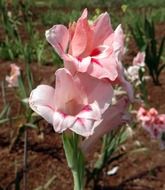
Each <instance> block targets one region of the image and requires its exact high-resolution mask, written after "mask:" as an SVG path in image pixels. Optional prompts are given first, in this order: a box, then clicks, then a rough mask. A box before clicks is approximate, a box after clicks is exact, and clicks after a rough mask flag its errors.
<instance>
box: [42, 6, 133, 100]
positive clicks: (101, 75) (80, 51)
mask: <svg viewBox="0 0 165 190" xmlns="http://www.w3.org/2000/svg"><path fill="white" fill-rule="evenodd" d="M87 16H88V12H87V9H85V10H84V12H83V13H82V15H81V17H80V18H79V19H78V21H77V22H74V23H73V24H71V25H70V26H69V28H67V27H65V26H64V25H54V26H53V27H52V28H51V29H49V30H47V31H46V33H45V35H46V39H47V41H48V42H49V43H50V44H51V45H52V46H53V48H54V49H55V50H56V52H57V53H58V54H59V56H60V57H61V58H62V59H63V60H64V66H65V68H67V69H68V70H69V71H70V72H71V73H72V75H74V74H75V73H77V72H81V73H88V74H89V75H90V76H92V77H95V78H98V79H105V78H106V79H108V80H109V82H111V83H112V84H122V85H123V87H124V89H125V90H127V92H128V95H129V97H130V99H131V101H133V92H132V88H131V86H130V84H129V83H128V82H127V81H126V80H125V78H124V72H123V67H122V64H121V62H120V59H121V57H122V55H123V53H124V34H123V30H122V28H121V25H119V26H118V27H117V28H116V30H115V31H113V29H112V26H111V23H110V18H109V15H108V13H103V14H101V15H100V16H99V17H98V18H97V20H95V21H94V22H93V24H89V23H88V20H87Z"/></svg>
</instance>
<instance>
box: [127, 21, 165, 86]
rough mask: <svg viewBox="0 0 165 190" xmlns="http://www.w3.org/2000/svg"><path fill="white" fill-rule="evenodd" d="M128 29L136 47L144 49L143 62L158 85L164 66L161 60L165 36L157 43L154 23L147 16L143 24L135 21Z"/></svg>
mask: <svg viewBox="0 0 165 190" xmlns="http://www.w3.org/2000/svg"><path fill="white" fill-rule="evenodd" d="M130 29H131V32H132V35H133V37H134V39H135V42H136V44H137V46H138V48H139V49H140V50H141V51H145V54H146V58H145V63H146V66H147V67H148V70H149V74H150V76H151V77H152V80H153V82H154V84H155V85H160V81H159V76H160V74H161V72H162V70H163V69H164V67H165V64H164V63H162V60H161V56H162V54H163V49H164V42H165V37H163V38H162V39H161V42H160V45H158V44H159V43H158V40H157V38H156V33H155V24H154V22H153V20H149V19H148V18H145V19H144V22H143V24H141V23H140V22H136V23H135V25H134V26H130Z"/></svg>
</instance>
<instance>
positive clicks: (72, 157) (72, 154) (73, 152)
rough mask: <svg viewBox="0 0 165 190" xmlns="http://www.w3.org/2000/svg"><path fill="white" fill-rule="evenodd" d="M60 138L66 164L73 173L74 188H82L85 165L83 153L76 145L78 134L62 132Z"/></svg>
mask: <svg viewBox="0 0 165 190" xmlns="http://www.w3.org/2000/svg"><path fill="white" fill-rule="evenodd" d="M62 139H63V145H64V151H65V155H66V159H67V162H68V166H69V168H70V169H71V171H72V175H73V180H74V190H83V189H84V171H85V167H84V157H83V154H82V152H81V149H80V148H79V147H78V144H79V143H78V142H79V136H78V135H77V134H75V133H73V134H72V135H68V134H66V133H63V138H62Z"/></svg>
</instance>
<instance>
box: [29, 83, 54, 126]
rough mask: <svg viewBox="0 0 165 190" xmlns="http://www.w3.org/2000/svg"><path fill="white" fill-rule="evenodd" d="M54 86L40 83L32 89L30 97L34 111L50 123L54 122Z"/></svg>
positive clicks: (30, 103)
mask: <svg viewBox="0 0 165 190" xmlns="http://www.w3.org/2000/svg"><path fill="white" fill-rule="evenodd" d="M54 92H55V90H54V88H52V87H50V86H47V85H39V86H38V87H37V88H35V89H34V90H32V92H31V94H30V98H29V105H30V107H31V109H32V110H33V111H35V112H36V113H38V114H39V115H41V116H42V117H43V118H44V119H45V120H47V121H48V122H49V123H53V114H54V111H55V108H54V105H53V103H54Z"/></svg>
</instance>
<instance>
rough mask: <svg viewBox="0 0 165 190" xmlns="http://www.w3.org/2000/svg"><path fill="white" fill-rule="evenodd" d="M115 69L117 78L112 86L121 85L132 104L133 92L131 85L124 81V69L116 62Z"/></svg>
mask: <svg viewBox="0 0 165 190" xmlns="http://www.w3.org/2000/svg"><path fill="white" fill-rule="evenodd" d="M117 69H118V77H117V80H116V81H115V82H114V84H115V83H116V84H120V85H122V87H123V89H124V90H125V91H126V92H127V95H128V97H129V100H130V101H131V102H134V92H133V88H132V85H131V84H130V83H129V82H128V81H127V80H126V79H125V77H124V68H123V66H122V64H121V62H120V61H118V62H117Z"/></svg>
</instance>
